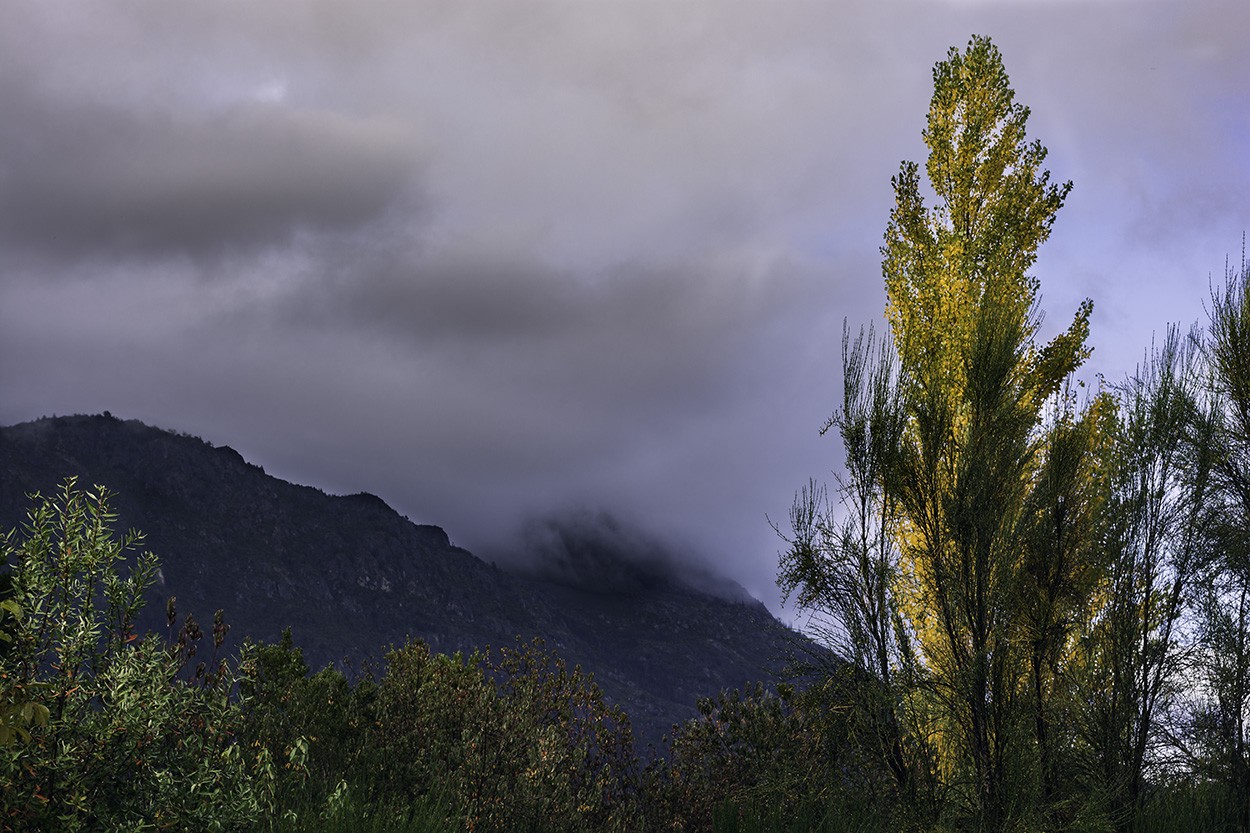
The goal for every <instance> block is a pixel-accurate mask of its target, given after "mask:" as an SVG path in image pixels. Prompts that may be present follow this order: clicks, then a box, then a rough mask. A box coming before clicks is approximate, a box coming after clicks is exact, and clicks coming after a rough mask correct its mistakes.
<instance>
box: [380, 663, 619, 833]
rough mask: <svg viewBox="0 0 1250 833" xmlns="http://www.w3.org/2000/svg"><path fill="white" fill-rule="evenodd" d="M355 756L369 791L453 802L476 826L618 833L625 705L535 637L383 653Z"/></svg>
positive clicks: (469, 825)
mask: <svg viewBox="0 0 1250 833" xmlns="http://www.w3.org/2000/svg"><path fill="white" fill-rule="evenodd" d="M374 720H375V722H374V726H373V734H372V736H371V740H370V743H369V754H370V755H372V756H373V757H372V758H371V759H370V760H369V761H368V762H367V763H366V769H367V770H368V771H369V772H370V773H371V778H372V779H373V786H374V789H375V790H376V791H377V794H378V795H379V797H388V796H399V795H409V796H420V795H426V794H429V793H430V792H434V793H440V794H445V795H448V796H451V797H452V798H453V801H454V803H455V804H456V806H457V807H458V809H459V812H460V813H461V814H462V815H463V820H464V824H465V826H466V828H468V829H471V830H477V831H511V830H544V831H580V830H619V829H626V828H627V827H628V826H629V825H630V824H631V817H632V814H633V812H634V807H633V800H634V795H635V793H636V786H635V785H636V776H637V772H636V770H637V767H636V760H635V758H634V755H633V742H632V737H631V734H630V729H629V723H628V720H627V718H626V717H625V715H624V713H623V712H621V711H620V710H619V709H617V708H612V707H609V706H607V705H606V704H605V703H604V701H603V696H602V694H601V693H600V691H599V690H598V688H597V687H596V686H595V685H594V684H593V683H592V682H591V680H590V679H589V678H588V677H587V676H586V675H585V674H583V673H582V672H581V670H580V669H579V668H575V669H573V670H572V671H570V670H568V668H567V667H566V666H565V664H564V663H563V661H561V660H559V659H557V658H556V657H554V656H552V655H551V654H549V653H547V652H546V651H545V650H544V649H543V648H542V646H541V643H538V642H535V643H532V644H530V645H527V646H523V647H520V648H516V649H504V650H502V651H500V652H498V654H497V655H491V654H485V655H484V654H474V655H473V656H471V657H468V658H465V657H463V656H461V655H459V654H457V655H455V656H450V657H449V656H443V655H437V654H432V653H431V652H430V650H429V648H428V647H427V646H426V645H425V644H423V643H421V642H416V641H414V642H410V643H409V644H408V645H406V646H404V647H403V648H400V649H398V650H396V651H393V652H392V653H391V654H390V655H389V656H388V657H387V669H386V674H385V676H384V677H383V678H382V680H381V681H380V683H379V686H378V691H377V698H376V703H375V711H374Z"/></svg>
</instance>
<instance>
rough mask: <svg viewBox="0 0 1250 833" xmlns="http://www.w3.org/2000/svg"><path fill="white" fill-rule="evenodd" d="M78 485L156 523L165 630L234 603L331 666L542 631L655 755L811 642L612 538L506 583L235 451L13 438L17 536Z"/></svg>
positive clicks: (60, 425)
mask: <svg viewBox="0 0 1250 833" xmlns="http://www.w3.org/2000/svg"><path fill="white" fill-rule="evenodd" d="M70 475H74V476H77V477H78V479H79V483H80V485H91V484H102V485H104V486H106V487H107V488H108V489H109V490H110V491H112V492H114V493H116V498H115V500H114V504H113V505H114V508H115V509H116V510H117V511H118V513H119V516H120V517H119V521H118V523H117V525H116V528H117V529H118V530H119V531H121V530H125V529H127V528H136V529H139V530H142V531H143V532H144V533H145V536H146V537H145V542H144V548H145V549H149V550H151V551H152V552H154V553H156V555H157V556H158V557H159V559H160V563H161V572H160V575H159V578H158V583H157V586H155V587H154V588H153V589H152V592H151V594H150V598H149V601H148V606H147V610H146V611H145V620H144V621H142V622H141V623H140V624H141V625H143V626H145V627H146V629H149V630H156V631H158V632H163V631H164V629H165V621H164V614H165V600H166V598H167V597H168V596H171V595H174V596H177V599H178V608H179V610H180V611H191V612H193V613H194V615H195V617H196V619H197V620H198V621H200V622H201V623H204V622H208V621H211V617H212V614H213V611H215V610H216V609H218V608H224V609H225V611H226V621H227V622H228V623H229V624H230V625H231V627H232V631H231V637H232V638H237V637H242V636H244V635H247V636H251V637H254V638H256V639H261V640H265V641H275V640H276V639H278V637H279V636H280V634H281V632H282V630H283V628H285V627H287V626H290V627H291V629H292V632H293V635H294V639H295V643H296V644H297V645H299V646H300V647H302V648H303V650H304V653H305V656H306V658H307V659H308V660H309V664H310V665H311V666H312V667H314V668H317V667H321V666H323V665H325V664H327V663H332V662H341V661H342V660H343V659H344V658H349V659H355V660H356V661H357V662H359V661H360V659H361V658H364V657H372V658H373V659H374V660H376V659H378V658H379V657H380V656H381V655H382V654H383V653H384V652H385V650H386V648H387V646H389V645H398V644H401V643H402V642H403V641H405V640H406V639H407V638H408V637H410V636H412V637H419V638H421V639H423V640H425V641H426V642H427V643H429V644H430V646H431V647H432V648H434V649H435V650H438V651H442V652H452V651H466V652H468V651H472V650H473V649H474V648H482V647H486V646H488V645H489V646H501V645H512V644H514V643H515V640H516V639H517V638H518V637H520V638H521V639H524V640H526V641H528V640H529V639H530V638H531V637H534V636H540V637H542V638H543V639H545V640H546V643H547V646H548V647H549V648H552V649H554V650H555V651H557V652H558V653H559V654H560V655H561V656H563V657H564V658H565V659H566V660H568V661H569V662H570V663H580V664H581V665H582V667H583V668H584V669H586V670H588V671H591V672H593V673H594V675H595V679H596V681H597V682H598V683H599V685H600V686H601V687H602V688H603V690H604V692H605V694H606V695H607V696H608V697H609V698H611V699H612V700H614V701H615V702H617V703H620V704H621V705H622V706H623V707H624V708H625V709H626V710H627V711H628V712H629V714H630V717H631V718H632V719H633V723H634V727H635V734H636V736H637V737H638V739H639V740H640V741H641V742H643V743H644V744H645V743H646V742H652V743H657V746H658V741H659V740H660V738H661V737H662V735H663V733H664V732H665V731H667V730H668V728H669V727H670V726H671V725H672V724H673V723H675V722H679V721H683V720H686V719H687V718H690V717H692V716H694V715H695V713H696V712H695V708H694V706H695V701H696V699H697V698H698V697H700V696H704V695H709V694H714V693H716V692H718V691H720V690H722V689H725V688H737V687H740V686H742V685H744V684H745V683H747V682H750V681H754V680H759V679H769V678H771V677H772V676H773V675H774V673H775V672H776V671H777V670H779V669H780V668H781V667H782V666H783V665H784V660H785V657H786V656H788V655H790V654H791V653H793V651H794V649H795V648H796V647H797V646H798V645H799V643H802V642H805V640H802V639H801V638H800V637H798V636H797V635H796V634H795V633H794V632H792V631H790V630H789V629H787V628H786V627H785V626H784V625H782V624H781V623H780V622H778V621H777V620H776V619H775V618H774V617H773V616H772V615H771V614H770V613H769V612H768V610H767V608H765V607H764V605H762V604H761V603H759V602H758V601H755V600H753V599H751V598H750V597H748V596H747V595H746V593H745V592H743V591H741V588H736V591H735V590H734V588H733V587H731V588H729V592H725V591H726V586H727V585H728V583H725V582H722V586H721V587H720V588H717V592H715V593H713V592H709V590H708V589H707V588H709V587H711V584H710V583H709V582H706V581H705V582H698V581H695V582H692V581H688V580H685V579H683V577H682V576H681V575H680V574H678V573H677V572H675V571H673V570H666V569H657V568H655V563H657V562H654V559H653V560H652V561H650V562H649V561H648V560H647V559H648V558H650V557H651V554H647V553H644V554H642V555H643V556H644V557H643V558H641V560H635V561H631V560H630V556H631V554H630V553H626V552H620V551H619V549H620V546H619V544H618V545H616V547H615V549H614V547H613V546H610V545H607V544H605V543H604V541H603V540H602V539H601V538H596V537H595V536H594V535H578V534H570V533H569V532H568V530H557V531H556V537H557V538H558V541H557V543H558V544H559V546H558V548H557V549H558V557H556V558H554V559H552V560H551V561H549V562H548V563H547V564H546V565H545V566H540V567H539V568H536V569H533V570H531V571H529V572H527V573H525V574H514V573H510V572H506V571H504V570H501V569H499V568H497V567H495V566H493V565H491V564H487V563H484V562H483V561H482V560H480V559H478V558H477V557H475V556H474V555H473V554H472V553H470V552H468V551H467V550H464V549H461V548H459V547H456V546H454V545H453V544H452V543H451V542H450V541H449V540H448V537H447V533H446V532H444V531H443V530H442V529H440V528H439V527H436V526H426V525H420V524H414V523H412V522H410V521H409V520H408V519H406V518H404V517H402V516H401V515H399V514H398V513H396V512H395V511H394V510H393V509H391V508H390V507H389V506H388V505H387V504H386V503H385V502H384V501H382V500H381V499H380V498H378V497H375V496H373V495H370V494H356V495H346V496H334V495H327V494H325V493H324V492H322V491H320V490H318V489H315V488H310V487H308V486H299V485H296V484H293V483H288V482H286V481H284V480H280V479H278V478H275V477H272V476H270V475H268V474H266V473H265V471H264V470H263V469H262V468H260V467H259V466H256V465H253V464H250V463H248V462H247V461H245V460H244V459H243V457H242V456H240V455H239V454H238V452H236V451H234V450H233V449H231V448H229V447H227V446H220V447H214V446H213V445H211V444H210V443H207V442H205V441H203V440H201V439H198V438H196V437H192V436H188V435H185V434H178V433H172V432H170V431H165V430H161V429H158V428H153V427H150V426H147V425H144V424H143V423H140V422H138V421H135V420H127V421H122V420H119V419H116V418H113V417H112V416H110V415H108V414H107V413H106V414H104V415H100V416H73V417H49V418H44V419H40V420H36V421H34V422H28V423H23V424H20V425H14V426H10V427H7V428H0V530H7V529H10V528H13V527H16V526H19V525H20V524H21V523H22V522H23V521H24V520H25V513H26V510H27V509H28V507H29V506H30V501H29V499H28V497H27V495H28V494H30V493H33V492H36V491H39V492H42V493H44V494H51V493H53V492H54V491H55V489H56V488H57V487H58V485H59V484H60V483H61V482H62V481H63V480H64V478H65V477H67V476H70ZM548 532H549V533H550V532H552V531H551V530H548ZM550 537H551V535H548V538H550ZM649 564H650V565H651V566H648V565H649ZM734 587H736V586H734Z"/></svg>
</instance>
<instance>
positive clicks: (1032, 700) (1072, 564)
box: [0, 38, 1250, 833]
mask: <svg viewBox="0 0 1250 833" xmlns="http://www.w3.org/2000/svg"><path fill="white" fill-rule="evenodd" d="M934 85H935V90H934V96H933V101H932V105H931V108H930V112H929V118H928V127H927V129H926V131H925V134H924V135H925V140H926V143H927V144H928V146H929V149H930V154H931V155H930V158H929V161H928V164H927V166H926V168H925V171H926V173H927V177H928V182H929V185H930V187H931V189H932V193H933V195H934V196H935V197H936V205H935V206H934V207H926V205H925V198H924V197H923V196H922V188H921V182H920V169H919V167H918V166H916V165H914V164H910V163H905V164H904V165H903V167H902V169H901V170H900V173H899V175H898V176H897V177H896V178H895V179H894V188H895V193H896V204H895V209H894V212H893V213H892V216H891V219H890V223H889V226H888V229H887V233H886V244H885V246H884V248H883V255H884V264H883V268H884V273H885V278H886V287H887V295H888V307H887V319H888V321H889V324H890V337H888V338H879V337H877V336H876V335H875V334H874V333H873V332H872V330H871V329H870V330H869V331H867V332H861V334H860V335H859V337H857V338H854V339H852V338H850V336H849V334H848V336H847V337H846V339H845V341H844V355H843V369H844V377H845V385H844V398H843V404H842V407H841V408H840V409H839V410H838V411H837V413H835V414H834V416H833V417H832V418H831V419H830V421H829V423H828V425H827V426H826V428H827V429H831V430H832V429H836V431H837V433H838V435H839V437H840V438H841V440H842V444H843V447H844V449H845V452H846V457H845V465H844V468H843V474H842V477H841V479H840V480H839V481H838V484H837V488H836V490H835V491H834V495H833V497H834V499H833V500H830V498H829V496H828V495H827V493H826V491H825V490H824V489H823V488H822V487H820V486H819V485H817V484H812V485H811V486H809V487H808V488H806V489H804V490H803V491H802V492H801V493H800V495H799V496H798V498H797V499H796V502H795V506H794V509H793V511H792V513H791V518H790V521H791V523H790V528H789V529H788V530H786V531H785V538H786V541H787V546H786V550H785V552H784V553H783V555H782V559H781V564H780V570H779V581H780V583H781V585H782V587H783V589H785V590H786V591H787V593H788V594H790V595H791V596H792V597H793V598H794V600H795V602H796V603H797V605H798V606H799V608H801V609H803V610H805V611H808V612H809V613H811V615H812V617H813V618H812V622H813V628H815V629H817V630H820V631H821V632H822V634H823V636H824V637H825V639H826V640H827V641H829V642H830V643H831V644H833V645H834V646H836V647H837V649H838V654H839V656H840V659H839V660H836V661H834V662H833V664H829V662H828V661H825V662H824V663H822V664H820V665H819V666H817V667H814V668H811V669H807V670H808V672H809V675H808V677H807V679H808V680H809V681H810V680H813V679H814V682H811V684H810V685H806V686H803V687H796V686H790V685H787V684H786V683H785V682H783V681H772V684H771V685H768V686H766V685H763V684H761V685H760V686H758V687H756V688H754V689H750V690H748V691H746V692H729V693H721V694H718V695H716V696H714V697H710V698H708V699H705V700H703V701H701V702H700V703H699V712H700V716H699V717H698V718H697V719H694V720H692V721H689V722H688V723H686V724H684V725H681V726H678V727H674V730H673V732H672V733H671V735H670V736H669V738H668V740H667V748H666V752H667V754H666V755H665V756H663V757H655V758H651V759H646V760H644V759H643V758H641V757H640V756H639V754H638V752H637V750H636V748H635V745H634V741H633V736H632V733H631V729H630V722H629V718H628V716H627V715H626V714H624V713H623V712H622V710H621V709H619V708H617V707H614V706H611V705H610V704H608V703H607V702H605V700H604V697H603V696H602V694H601V692H600V691H599V690H598V688H597V687H596V686H595V685H594V683H593V681H592V680H591V679H590V678H589V677H588V676H587V675H585V674H584V673H583V672H582V670H581V669H580V668H569V667H567V666H566V665H565V664H564V663H563V662H562V660H561V659H560V658H559V657H558V656H556V655H555V654H554V653H552V652H550V651H548V650H547V649H546V648H545V647H544V646H543V645H542V644H541V643H538V642H535V643H530V644H518V645H515V646H508V647H504V648H501V649H496V650H489V649H487V650H484V651H482V652H480V653H475V654H473V655H471V656H463V655H459V654H458V655H455V656H446V655H440V654H436V653H433V652H431V651H430V650H429V648H428V647H427V646H426V645H424V644H423V643H421V642H419V641H412V642H409V643H408V644H405V645H400V646H396V647H394V648H393V649H392V650H391V651H390V652H389V653H388V654H387V655H386V657H385V661H384V663H382V665H381V666H380V667H378V668H377V669H365V670H363V671H361V672H360V673H357V674H355V675H354V676H353V678H350V679H349V678H348V676H347V675H345V674H344V673H343V672H342V671H340V670H337V669H334V668H325V669H322V670H320V671H317V672H316V673H310V671H311V669H309V667H308V666H307V664H306V663H305V661H304V658H303V655H302V653H301V651H300V649H299V648H298V647H297V646H295V645H294V644H293V643H292V640H291V638H290V635H289V633H288V635H287V636H286V637H285V638H284V639H283V640H281V641H280V642H279V643H277V644H261V645H254V644H248V645H245V647H244V648H243V650H242V652H241V654H240V655H239V656H238V657H236V658H227V657H224V656H221V648H222V646H223V644H224V639H225V635H226V632H227V630H228V624H227V622H226V620H225V617H224V614H222V613H221V612H219V613H218V614H217V616H215V617H214V621H213V624H212V627H211V629H209V632H208V633H205V632H204V630H203V629H202V628H201V627H200V625H199V624H198V623H197V622H196V621H195V620H194V619H193V618H192V617H190V616H182V617H179V615H178V611H177V608H176V605H175V602H174V600H172V599H171V600H170V602H169V605H168V610H167V621H168V632H167V634H166V635H165V636H164V637H163V638H162V637H158V636H154V635H146V636H143V635H139V634H137V633H136V632H135V625H134V623H135V621H136V617H137V615H138V613H139V608H140V606H141V605H142V599H143V592H144V590H145V589H147V588H148V587H149V586H150V585H151V584H152V582H153V580H154V578H155V576H156V571H157V562H156V559H155V557H154V556H152V555H151V554H148V553H141V552H140V547H141V543H142V542H141V539H140V538H139V536H138V535H137V534H135V533H130V534H127V535H124V536H120V537H119V536H118V535H117V534H116V533H115V532H114V530H113V528H112V525H113V522H114V521H115V516H114V515H113V514H112V510H111V509H110V505H109V494H108V493H107V492H106V491H105V490H104V489H102V488H100V487H96V488H95V489H82V488H80V487H79V486H78V484H77V483H75V482H74V481H72V480H70V481H67V482H66V483H65V485H64V486H63V487H62V488H61V490H60V491H59V492H58V493H56V494H54V495H51V496H35V497H34V498H33V505H32V507H31V509H30V513H29V517H28V520H27V522H26V524H25V525H24V526H23V527H22V528H21V529H20V530H14V531H13V532H10V533H9V534H8V535H7V536H6V537H5V538H4V539H3V546H2V549H3V564H4V567H5V569H6V570H7V572H5V573H4V574H3V582H4V583H3V585H2V586H0V599H2V603H0V830H66V831H76V830H84V831H88V830H89V831H95V830H101V831H123V830H124V831H131V830H176V831H207V830H249V829H250V830H256V831H275V830H276V831H306V830H307V831H312V830H344V831H346V830H357V831H359V830H375V831H384V830H385V831H398V830H411V831H418V830H420V831H436V830H437V831H441V830H447V831H456V830H469V831H483V832H485V831H600V830H604V831H640V833H641V832H642V831H660V830H665V831H702V830H724V831H738V830H778V831H808V830H907V829H911V830H946V829H950V830H962V829H975V830H993V831H997V830H1026V829H1037V830H1058V829H1063V830H1124V831H1137V830H1141V831H1147V830H1172V829H1177V830H1180V829H1184V830H1193V829H1210V830H1217V829H1218V830H1224V829H1228V830H1232V829H1240V830H1247V829H1250V749H1248V748H1247V744H1248V742H1250V737H1248V736H1247V735H1248V730H1247V725H1246V724H1247V717H1248V716H1250V267H1248V266H1247V264H1246V262H1245V261H1244V258H1243V262H1242V263H1241V265H1240V268H1239V269H1236V270H1230V271H1229V272H1228V273H1227V276H1226V277H1227V280H1226V282H1225V284H1224V286H1222V287H1220V288H1217V289H1216V290H1215V291H1214V293H1213V297H1212V298H1211V300H1210V303H1209V310H1210V325H1209V327H1207V328H1206V329H1205V330H1200V329H1194V330H1193V331H1191V332H1190V333H1188V334H1183V333H1181V332H1180V331H1178V330H1175V329H1173V330H1169V331H1168V334H1167V336H1166V337H1165V339H1164V340H1163V343H1162V344H1160V345H1157V346H1155V347H1153V348H1152V350H1151V352H1150V353H1149V354H1148V355H1147V358H1146V361H1145V362H1144V363H1143V365H1142V366H1141V367H1140V368H1139V369H1138V371H1137V372H1136V373H1135V374H1134V375H1133V376H1132V377H1131V378H1130V379H1128V380H1127V381H1125V382H1124V383H1122V384H1120V385H1116V386H1107V387H1101V386H1100V387H1099V389H1097V390H1095V391H1090V392H1085V391H1084V388H1083V387H1082V386H1081V384H1080V383H1079V382H1078V381H1077V380H1076V378H1075V375H1074V374H1075V373H1076V372H1077V370H1078V369H1079V367H1080V365H1081V364H1082V362H1083V361H1084V359H1085V358H1086V357H1087V355H1088V350H1087V348H1086V347H1085V341H1086V338H1087V335H1088V327H1089V316H1090V310H1091V308H1090V305H1089V304H1088V302H1087V303H1086V304H1085V305H1083V306H1082V307H1081V309H1080V310H1079V311H1078V312H1077V314H1076V316H1075V318H1074V320H1073V322H1072V324H1071V326H1070V327H1069V328H1068V329H1067V330H1066V331H1064V332H1063V333H1061V334H1060V335H1059V336H1057V337H1056V338H1054V339H1053V340H1052V341H1050V342H1049V343H1046V344H1038V343H1037V342H1036V340H1035V337H1036V336H1037V333H1038V330H1039V327H1040V320H1041V313H1040V310H1039V307H1038V302H1037V297H1038V292H1039V287H1038V285H1037V282H1036V280H1035V279H1033V278H1031V277H1029V276H1028V275H1027V271H1028V269H1029V268H1030V267H1031V266H1032V264H1033V262H1034V259H1035V257H1036V252H1037V249H1038V247H1040V245H1041V244H1042V243H1043V242H1045V240H1046V238H1047V237H1048V236H1049V232H1050V228H1051V225H1052V223H1053V220H1054V217H1055V214H1056V213H1057V212H1058V210H1059V209H1060V207H1061V206H1062V203H1063V200H1064V197H1065V196H1066V193H1067V190H1068V187H1069V186H1068V185H1063V186H1056V185H1053V184H1051V183H1050V182H1049V175H1048V174H1047V173H1046V172H1045V171H1042V170H1041V164H1042V162H1043V161H1044V160H1045V156H1046V152H1045V149H1044V148H1043V147H1042V146H1041V145H1040V144H1038V143H1036V142H1033V143H1031V144H1030V143H1027V142H1026V140H1025V124H1026V121H1027V116H1028V111H1027V109H1025V108H1023V107H1021V106H1020V105H1018V104H1015V103H1014V101H1013V94H1012V91H1011V89H1010V86H1009V84H1008V81H1007V76H1006V73H1005V71H1004V69H1003V66H1002V61H1001V58H1000V56H999V54H998V52H997V50H995V49H994V47H993V46H992V45H991V44H990V43H989V42H988V41H987V40H984V39H980V38H974V39H973V40H972V42H971V43H970V44H969V46H968V48H967V49H966V50H965V51H963V52H960V51H958V50H952V51H951V53H950V55H949V56H948V59H947V60H946V61H944V62H942V63H940V64H939V65H938V67H937V68H936V70H935V72H934ZM813 674H814V676H812V675H813Z"/></svg>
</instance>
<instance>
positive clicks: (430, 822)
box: [253, 794, 460, 833]
mask: <svg viewBox="0 0 1250 833" xmlns="http://www.w3.org/2000/svg"><path fill="white" fill-rule="evenodd" d="M459 830H460V821H459V819H458V818H457V817H456V814H455V813H454V811H453V810H452V809H451V807H450V805H448V804H447V803H446V802H444V801H440V800H437V799H435V798H431V797H422V798H419V799H417V800H415V801H414V802H413V803H412V804H411V805H410V806H408V807H403V808H395V807H387V806H374V805H371V804H368V803H366V802H363V801H360V800H358V799H356V798H353V797H352V796H351V795H350V794H345V795H343V796H342V797H341V799H339V800H338V801H334V802H332V803H331V804H329V805H327V804H326V803H324V802H313V801H311V800H308V801H304V802H302V803H300V804H298V805H297V806H295V807H290V808H286V809H284V810H283V811H282V813H281V815H280V816H279V817H278V818H275V819H272V820H270V821H268V822H265V823H264V824H263V825H261V826H259V827H257V828H256V829H255V830H254V831H253V833H459Z"/></svg>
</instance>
